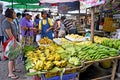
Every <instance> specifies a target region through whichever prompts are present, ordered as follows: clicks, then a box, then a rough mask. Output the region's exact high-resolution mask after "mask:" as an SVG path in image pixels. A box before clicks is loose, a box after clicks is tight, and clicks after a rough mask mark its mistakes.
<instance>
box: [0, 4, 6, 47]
mask: <svg viewBox="0 0 120 80" xmlns="http://www.w3.org/2000/svg"><path fill="white" fill-rule="evenodd" d="M2 6H3V4H2V3H0V45H1V42H2V43H3V42H4V36H3V33H2V22H3V20H4V19H5V18H6V17H5V16H4V15H3V14H2V12H3V8H2Z"/></svg>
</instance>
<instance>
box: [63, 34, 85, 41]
mask: <svg viewBox="0 0 120 80" xmlns="http://www.w3.org/2000/svg"><path fill="white" fill-rule="evenodd" d="M65 38H67V39H69V40H70V41H84V40H85V38H84V37H83V36H80V35H77V34H68V35H66V36H65Z"/></svg>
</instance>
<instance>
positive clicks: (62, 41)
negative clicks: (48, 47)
mask: <svg viewBox="0 0 120 80" xmlns="http://www.w3.org/2000/svg"><path fill="white" fill-rule="evenodd" d="M53 41H54V42H55V43H56V44H58V45H62V44H65V43H68V42H70V41H69V40H67V39H65V38H55V39H53Z"/></svg>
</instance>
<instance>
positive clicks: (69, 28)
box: [61, 16, 77, 34]
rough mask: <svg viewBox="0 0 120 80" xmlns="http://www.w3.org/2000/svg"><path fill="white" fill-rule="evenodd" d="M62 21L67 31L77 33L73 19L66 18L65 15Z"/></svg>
mask: <svg viewBox="0 0 120 80" xmlns="http://www.w3.org/2000/svg"><path fill="white" fill-rule="evenodd" d="M61 20H62V23H63V24H64V26H65V29H66V32H67V33H68V34H76V33H77V29H76V27H75V26H74V25H73V23H72V21H70V20H68V19H66V17H65V16H62V17H61Z"/></svg>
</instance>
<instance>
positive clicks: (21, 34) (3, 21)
mask: <svg viewBox="0 0 120 80" xmlns="http://www.w3.org/2000/svg"><path fill="white" fill-rule="evenodd" d="M2 13H3V8H2V4H0V43H1V45H2V44H3V47H4V43H5V42H6V41H8V40H9V39H10V38H11V37H14V38H15V40H16V41H17V42H20V43H22V45H31V44H33V42H34V41H35V38H36V35H37V34H39V35H41V38H43V37H48V38H49V39H51V40H52V39H53V38H59V37H65V35H66V34H76V33H77V29H76V27H75V26H74V25H73V23H72V22H71V21H70V20H68V19H67V18H66V17H65V16H62V17H61V18H60V17H59V18H56V20H55V21H54V22H53V21H52V19H51V16H50V14H48V13H47V11H42V12H41V17H42V18H40V15H39V14H37V15H36V17H35V18H34V20H32V17H33V14H32V13H31V12H27V11H25V12H24V13H23V14H21V13H16V12H15V10H14V9H9V8H8V9H6V11H5V12H4V13H5V14H2ZM6 59H7V58H6ZM8 60H9V61H8V77H9V78H12V79H16V78H18V76H16V75H15V74H14V73H13V72H14V71H16V72H20V70H19V69H15V60H13V59H12V60H11V59H8Z"/></svg>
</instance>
